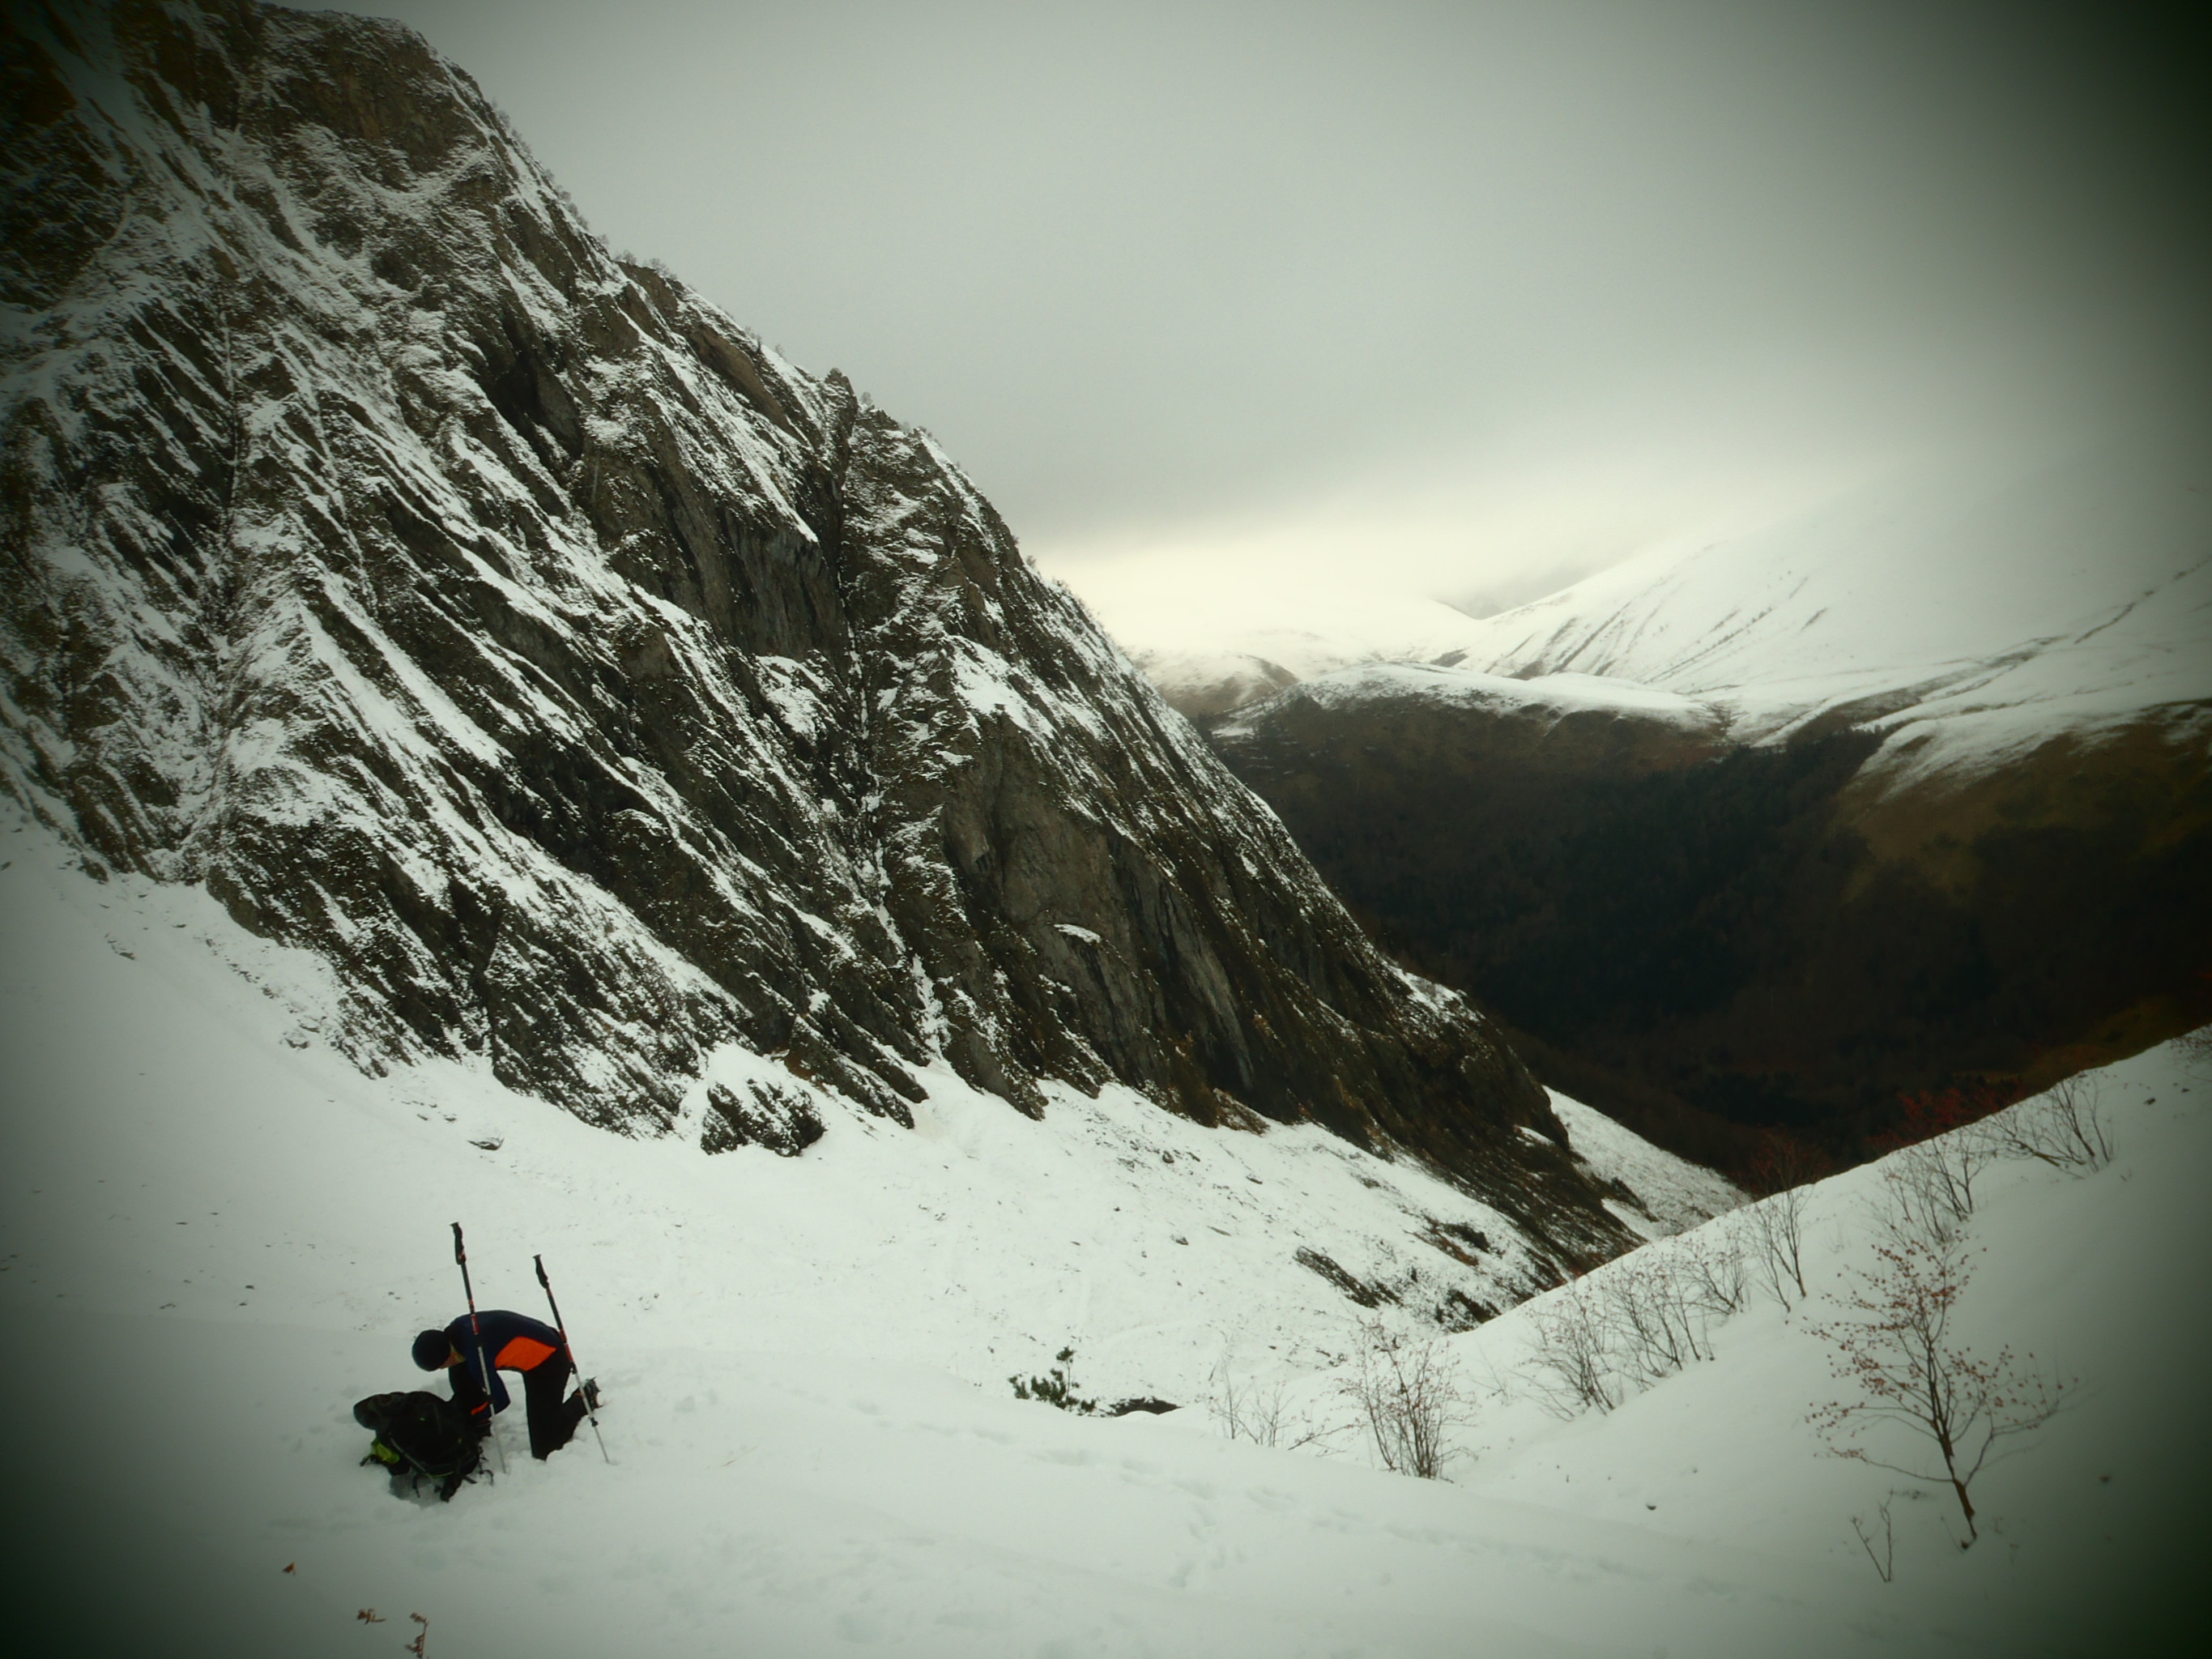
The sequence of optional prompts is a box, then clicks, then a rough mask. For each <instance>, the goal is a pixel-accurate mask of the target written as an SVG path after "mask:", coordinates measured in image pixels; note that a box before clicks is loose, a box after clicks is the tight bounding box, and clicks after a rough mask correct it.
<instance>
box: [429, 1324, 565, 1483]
mask: <svg viewBox="0 0 2212 1659" xmlns="http://www.w3.org/2000/svg"><path fill="white" fill-rule="evenodd" d="M472 1325H473V1326H474V1327H476V1328H477V1329H480V1330H481V1331H482V1332H483V1347H482V1349H481V1352H479V1350H478V1348H477V1329H471V1326H472ZM415 1363H416V1364H417V1365H420V1366H421V1367H422V1369H423V1370H426V1371H435V1370H437V1369H438V1368H439V1367H440V1366H441V1365H442V1366H444V1367H445V1368H446V1376H447V1380H448V1381H449V1382H450V1383H452V1385H453V1403H454V1404H455V1405H457V1406H459V1407H460V1408H461V1409H462V1410H463V1411H465V1412H466V1413H468V1415H469V1422H470V1424H471V1426H473V1427H474V1428H475V1430H476V1433H477V1438H478V1439H479V1440H481V1439H483V1437H484V1436H486V1435H488V1434H489V1433H490V1432H491V1418H492V1413H494V1412H503V1411H505V1410H506V1409H507V1406H508V1404H509V1400H510V1397H509V1395H508V1394H507V1384H506V1383H503V1382H501V1380H500V1375H499V1374H500V1373H501V1371H520V1372H521V1373H522V1398H523V1402H524V1404H525V1405H526V1407H528V1408H529V1413H530V1455H532V1457H535V1458H538V1459H541V1460H542V1459H544V1458H546V1457H550V1455H552V1454H553V1453H555V1452H556V1451H559V1450H560V1449H561V1448H562V1447H563V1446H565V1445H567V1444H568V1441H569V1437H571V1436H573V1435H574V1433H575V1432H576V1425H577V1424H579V1423H580V1422H582V1421H583V1420H584V1407H585V1401H584V1395H585V1393H586V1390H588V1391H589V1392H590V1394H591V1396H592V1403H593V1404H597V1403H598V1401H599V1389H598V1386H597V1385H596V1384H595V1383H591V1382H589V1381H586V1383H585V1384H584V1386H583V1388H582V1389H578V1390H577V1391H576V1392H575V1393H574V1394H572V1395H569V1396H568V1398H567V1399H566V1400H563V1399H562V1397H561V1393H562V1389H563V1388H564V1387H565V1386H566V1385H567V1383H568V1377H569V1376H570V1374H571V1373H572V1372H573V1370H574V1366H573V1365H571V1364H569V1361H568V1352H567V1350H566V1349H565V1348H563V1347H562V1343H561V1333H560V1332H558V1331H556V1330H555V1329H554V1328H552V1327H551V1326H550V1325H547V1324H543V1323H540V1322H538V1321H537V1320H535V1319H532V1318H531V1317H530V1316H528V1315H527V1314H519V1313H507V1312H505V1311H503V1310H500V1309H497V1308H493V1309H489V1310H486V1311H484V1312H483V1313H480V1314H477V1315H476V1316H474V1317H473V1319H471V1316H469V1315H467V1314H463V1315H462V1316H460V1317H459V1319H456V1320H455V1321H454V1322H453V1323H452V1324H450V1325H448V1326H447V1327H446V1328H445V1329H444V1330H442V1331H424V1332H423V1333H422V1334H421V1335H420V1336H418V1337H416V1339H415ZM486 1378H489V1381H490V1384H491V1397H490V1398H489V1400H487V1399H486V1398H485V1397H484V1379H486Z"/></svg>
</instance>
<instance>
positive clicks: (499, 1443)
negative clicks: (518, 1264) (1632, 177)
mask: <svg viewBox="0 0 2212 1659" xmlns="http://www.w3.org/2000/svg"><path fill="white" fill-rule="evenodd" d="M453 1260H454V1261H458V1262H459V1263H460V1264H461V1291H462V1294H463V1295H465V1296H466V1297H468V1299H469V1334H470V1335H471V1337H473V1338H475V1340H476V1351H477V1387H479V1388H481V1389H483V1397H484V1422H485V1424H486V1425H487V1426H488V1427H489V1430H490V1431H491V1443H492V1444H493V1445H494V1446H495V1447H496V1448H497V1449H498V1450H499V1472H500V1473H501V1474H506V1473H507V1442H505V1441H504V1440H502V1439H501V1438H500V1437H499V1410H498V1407H495V1405H494V1404H493V1403H492V1397H491V1363H490V1361H489V1358H486V1356H485V1354H484V1349H483V1326H481V1325H479V1324H478V1323H477V1291H476V1286H475V1285H471V1284H470V1283H469V1253H468V1251H467V1250H466V1249H464V1248H463V1247H462V1244H461V1224H460V1223H459V1222H458V1221H456V1222H455V1223H454V1224H453Z"/></svg>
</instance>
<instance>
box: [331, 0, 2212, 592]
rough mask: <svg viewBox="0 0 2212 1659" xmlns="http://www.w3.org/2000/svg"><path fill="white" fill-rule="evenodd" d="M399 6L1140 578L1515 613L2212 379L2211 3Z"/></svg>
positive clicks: (642, 246) (643, 235) (925, 418)
mask: <svg viewBox="0 0 2212 1659" xmlns="http://www.w3.org/2000/svg"><path fill="white" fill-rule="evenodd" d="M362 9H368V10H377V11H381V12H384V13H386V15H398V16H400V17H402V18H404V20H405V21H409V22H410V23H413V24H414V25H416V27H420V28H421V29H422V30H423V31H424V33H427V34H428V36H429V38H430V40H431V41H432V42H433V44H434V45H435V46H438V47H439V48H440V49H441V50H442V51H443V52H446V53H447V55H448V56H449V57H451V58H453V59H454V60H456V61H457V62H459V64H461V65H462V66H463V67H464V68H465V69H467V70H469V71H470V72H471V74H472V75H473V76H475V77H476V78H477V81H478V82H480V83H481V84H482V85H483V88H484V89H485V91H486V92H487V93H489V94H490V95H491V96H492V98H493V99H495V100H496V101H497V102H498V103H500V104H501V106H503V107H504V108H505V109H506V110H507V112H508V113H509V114H510V115H511V116H512V117H513V119H514V121H515V122H516V124H517V125H518V126H519V127H520V130H521V131H522V132H523V134H524V136H525V137H526V138H527V139H528V141H529V142H530V143H531V145H532V148H533V149H535V150H536V151H537V153H538V156H539V158H540V159H541V160H542V161H544V163H545V164H546V165H547V166H548V167H550V169H551V171H552V172H553V173H554V174H555V175H556V177H557V178H558V179H560V180H561V182H562V184H564V185H566V186H567V187H568V189H569V191H571V192H572V193H573V194H574V197H575V198H576V200H577V202H578V204H580V207H581V208H582V210H583V211H584V213H585V215H586V217H587V218H588V219H589V220H590V221H591V222H592V226H593V227H594V228H596V229H597V230H598V231H599V233H600V234H602V235H604V236H605V238H606V239H607V240H609V241H610V242H611V243H612V244H614V245H615V246H617V247H618V248H626V249H628V250H629V251H631V252H635V253H636V254H638V255H641V256H652V257H657V258H661V259H663V260H665V261H666V262H667V263H668V264H670V265H671V266H672V267H673V268H674V269H675V270H676V271H677V272H678V274H679V275H680V276H683V277H684V278H685V279H686V280H687V281H688V282H690V283H691V284H692V285H693V286H694V287H695V288H696V289H698V290H699V291H701V292H702V294H704V295H706V296H707V297H708V298H709V299H710V300H712V301H715V302H716V303H718V304H720V305H721V306H722V307H724V308H725V309H726V310H727V311H729V312H730V313H732V315H733V316H735V317H736V318H737V319H738V320H739V321H741V322H743V323H744V324H745V325H748V326H750V327H752V328H755V329H757V330H758V331H760V333H761V334H762V335H763V337H765V338H766V339H767V340H768V341H769V343H772V344H775V345H778V346H780V347H781V349H783V350H784V352H785V353H786V354H787V356H790V357H792V358H793V359H794V360H795V361H796V362H799V364H801V365H802V366H804V367H805V368H811V369H814V370H817V371H820V370H825V369H828V368H831V367H837V368H843V369H844V370H845V371H846V372H847V373H848V374H850V375H851V376H852V378H853V379H854V381H855V383H856V384H857V385H859V386H860V388H861V389H862V390H863V391H865V392H868V393H869V394H871V395H872V396H873V397H874V398H876V400H877V401H878V402H879V403H881V404H884V406H885V407H887V408H888V409H889V410H891V412H892V413H893V414H894V415H896V416H898V417H899V418H901V419H902V420H905V421H908V422H912V423H915V424H919V425H922V426H927V427H928V428H930V429H931V430H932V431H933V433H934V434H936V435H937V436H938V437H939V439H940V440H941V441H943V442H944V443H945V445H946V447H948V448H949V449H950V450H951V452H952V453H953V454H954V455H956V456H957V458H959V459H960V460H961V461H962V462H963V465H965V466H966V467H967V469H968V471H969V473H970V474H971V475H972V476H973V477H975V480H976V481H977V483H979V484H980V485H981V487H982V488H983V489H984V490H985V491H986V492H987V494H988V495H991V496H992V498H993V499H994V501H997V502H998V503H999V505H1000V507H1001V509H1002V510H1003V511H1004V513H1006V517H1007V519H1008V520H1009V521H1010V522H1011V523H1012V526H1014V528H1015V531H1016V532H1017V533H1018V535H1019V536H1020V537H1021V538H1022V540H1023V542H1024V545H1025V546H1027V547H1028V548H1029V549H1030V551H1031V552H1032V553H1034V554H1035V555H1036V556H1037V557H1038V558H1039V560H1040V562H1042V563H1043V564H1045V565H1046V567H1047V568H1049V569H1052V570H1053V571H1054V572H1055V574H1060V575H1062V576H1063V577H1065V578H1066V579H1067V580H1069V581H1070V582H1071V584H1072V585H1073V586H1076V587H1077V589H1078V590H1079V592H1086V593H1090V594H1092V595H1094V596H1096V597H1098V598H1101V599H1105V600H1108V601H1109V603H1108V604H1106V605H1105V607H1104V608H1105V609H1106V610H1107V611H1108V613H1109V615H1108V619H1109V623H1111V622H1112V621H1113V620H1114V610H1115V603H1119V604H1121V606H1122V609H1123V612H1124V613H1125V614H1126V612H1127V600H1128V596H1129V592H1130V590H1131V589H1132V587H1135V588H1139V589H1142V590H1145V591H1146V592H1152V593H1154V594H1155V595H1156V596H1157V597H1158V598H1159V599H1161V600H1162V601H1163V602H1164V603H1170V604H1173V603H1182V602H1186V601H1188V602H1190V603H1205V604H1212V605H1234V603H1235V599H1234V596H1235V594H1236V593H1237V592H1238V591H1239V589H1240V587H1250V586H1284V585H1285V584H1288V585H1293V586H1295V585H1297V584H1300V583H1308V584H1312V585H1314V586H1315V587H1316V592H1319V591H1321V590H1322V588H1325V587H1326V586H1328V583H1329V582H1330V581H1331V580H1334V581H1337V582H1339V583H1344V582H1355V583H1356V582H1368V583H1380V584H1383V585H1387V586H1392V587H1394V588H1399V589H1404V590H1406V591H1409V592H1423V593H1426V594H1429V595H1431V596H1432V597H1439V598H1445V599H1453V600H1456V601H1458V602H1460V603H1462V604H1463V605H1468V607H1469V608H1472V609H1474V610H1477V611H1480V610H1484V609H1487V608H1492V607H1494V606H1496V605H1501V604H1503V603H1505V602H1508V601H1514V600H1518V599H1523V598H1528V597H1533V596H1534V593H1536V592H1541V591H1543V590H1545V589H1546V588H1547V587H1549V586H1556V585H1557V584H1558V582H1559V581H1560V580H1565V578H1567V577H1569V576H1571V575H1573V574H1579V573H1580V572H1582V571H1583V570H1586V569H1588V568H1594V567H1595V566H1598V565H1601V564H1603V563H1606V562H1611V561H1612V560H1613V559H1616V558H1619V557H1620V556H1625V555H1626V554H1627V553H1629V552H1632V551H1633V550H1635V549H1636V548H1637V547H1638V546H1640V545H1643V544H1644V543H1646V542H1648V541H1650V540H1651V539H1653V538H1657V537H1661V536H1665V535H1668V534H1672V533H1678V532H1681V531H1682V530H1683V529H1684V527H1685V526H1688V525H1692V524H1700V523H1704V522H1705V521H1707V520H1715V521H1720V520H1729V519H1730V518H1731V517H1732V516H1733V517H1742V516H1745V515H1751V516H1756V515H1757V514H1759V513H1763V512H1766V511H1770V510H1771V509H1772V507H1775V506H1776V505H1778V504H1785V505H1786V504H1787V503H1788V502H1789V501H1792V500H1796V499H1802V498H1803V497H1805V496H1808V495H1813V494H1817V493H1819V492H1820V491H1823V490H1825V489H1830V488H1832V487H1833V486H1834V485H1835V484H1836V483H1838V482H1839V481H1842V480H1846V479H1849V478H1851V477H1860V476H1863V475H1864V474H1866V473H1867V472H1869V471H1876V470H1879V469H1881V468H1882V467H1885V466H1888V465H1893V464H1894V463H1896V462H1897V461H1899V459H1914V458H1918V457H1924V456H1925V455H1927V454H1928V453H1931V452H1933V451H1937V450H1940V449H1942V448H1943V447H1946V446H1954V445H1960V444H1970V443H1971V444H1986V443H1990V442H2007V443H2008V442H2027V441H2036V440H2038V439H2039V437H2040V436H2042V435H2048V434H2050V433H2052V432H2056V431H2063V430H2074V429H2098V430H2104V429H2120V428H2133V427H2141V426H2144V425H2151V426H2164V427H2166V428H2168V430H2169V432H2171V431H2172V430H2174V429H2177V428H2185V427H2187V426H2188V425H2190V424H2191V422H2194V421H2197V420H2199V419H2201V417H2202V416H2203V410H2204V403H2203V399H2204V398H2205V397H2206V394H2207V390H2208V388H2212V349H2208V348H2212V307H2208V305H2207V303H2206V298H2205V296H2206V295H2208V294H2212V263H2208V260H2207V258H2206V248H2207V245H2208V242H2212V234H2208V230H2209V229H2212V178H2208V174H2207V172H2206V169H2205V167H2204V149H2203V145H2204V142H2205V127H2204V124H2203V123H2204V115H2203V111H2202V110H2201V109H2198V108H2197V107H2196V105H2197V103H2200V102H2202V101H2203V91H2202V82H2201V80H2200V79H2198V78H2197V77H2198V74H2199V71H2200V70H2201V63H2202V59H2201V58H2197V57H2195V56H2194V54H2195V53H2196V52H2200V51H2201V50H2202V46H2203V36H2202V35H2201V34H2200V35H2199V36H2198V38H2197V40H2196V41H2195V42H2193V43H2188V42H2184V41H2182V40H2179V38H2178V37H2174V36H2171V35H2168V34H2166V33H2162V31H2164V30H2166V29H2167V28H2168V27H2171V26H2170V25H2167V24H2166V23H2164V22H2162V21H2159V16H2158V14H2157V13H2156V12H2155V11H2154V9H2152V8H2149V7H2147V6H2138V7H2123V6H2104V7H2099V8H2085V9H2080V10H2075V11H2066V10H2060V9H2044V8H2039V7H2037V6H2035V5H2033V4H2027V3H2013V4H2008V5H1991V6H1982V5H1944V4H1941V3H1936V0H1915V3H1907V4H1899V5H1887V4H1881V3H1876V0H1848V3H1815V0H1768V3H1763V4H1744V3H1731V4H1723V3H1715V4H1690V3H1668V0H1647V3H1627V0H1622V3H1612V4H1578V3H1562V0H1544V3H1536V0H1526V3H1518V4H1485V3H1467V4H1427V5H1422V4H1402V5H1392V4H1377V3H1360V4H1337V5H1330V6H1319V5H1300V4H1275V5H1265V6H1230V5H1206V4H1203V3H1188V0H1186V3H1176V4H1168V5H1160V6H1150V5H1127V4H1115V3H1108V0H1090V3H1085V4H1077V5H1066V6H1059V5H1049V4H1019V5H1016V4H1008V5H988V4H927V3H909V4H895V5H836V4H825V3H799V4H782V3H761V4H755V3H742V0H729V3H706V0H665V3H656V0H625V3H619V4H617V3H599V0H366V3H364V4H363V7H362ZM2107 14H2119V15H2124V17H2125V18H2126V19H2127V20H2129V21H2125V22H2124V23H2115V22H2114V21H2112V20H2111V18H2110V17H2109V16H2108V15H2107ZM2192 63H2193V64H2197V68H2195V69H2192V68H2191V64H2192ZM2191 399H2195V400H2196V401H2195V402H2194V403H2192V402H2191Z"/></svg>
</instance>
